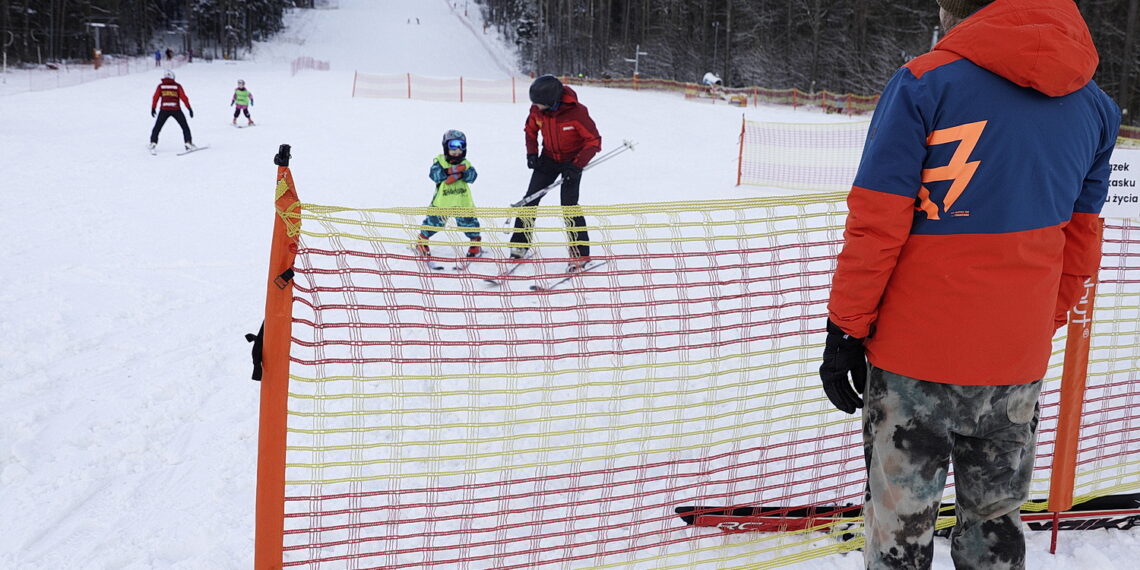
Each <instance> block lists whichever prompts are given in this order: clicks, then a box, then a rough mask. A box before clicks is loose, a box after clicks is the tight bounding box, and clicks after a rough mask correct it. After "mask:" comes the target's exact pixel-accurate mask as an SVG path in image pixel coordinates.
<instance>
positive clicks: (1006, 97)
mask: <svg viewBox="0 0 1140 570" xmlns="http://www.w3.org/2000/svg"><path fill="white" fill-rule="evenodd" d="M1118 125H1119V112H1118V111H1116V106H1115V104H1114V103H1113V102H1112V101H1111V99H1109V98H1108V97H1107V95H1105V94H1104V93H1103V92H1102V91H1101V90H1100V89H1099V88H1098V87H1096V85H1095V84H1094V83H1092V82H1090V83H1089V85H1086V86H1085V87H1084V88H1082V89H1079V90H1077V91H1075V92H1073V93H1070V94H1068V95H1064V96H1060V97H1050V96H1047V95H1044V94H1042V93H1040V92H1038V91H1035V90H1033V89H1031V88H1028V87H1021V86H1018V85H1015V84H1014V83H1011V82H1010V81H1008V80H1006V79H1003V78H1001V77H999V76H997V75H995V74H993V73H991V72H989V71H987V70H985V69H982V68H980V67H978V66H977V65H975V64H974V63H972V62H970V61H969V60H965V59H957V60H954V61H951V62H950V63H946V64H944V65H939V66H937V67H934V68H933V69H930V70H926V71H924V72H923V73H921V76H916V75H915V74H914V73H913V72H911V71H910V70H909V69H906V68H904V69H901V70H899V72H898V73H896V74H895V76H894V77H893V78H892V79H891V81H890V83H889V84H888V85H887V88H886V89H885V90H884V92H883V95H882V98H881V99H880V103H879V106H878V107H877V108H876V110H875V115H874V117H873V118H872V121H871V125H870V129H869V131H868V135H867V142H866V146H865V147H864V150H863V158H862V161H861V163H860V167H859V171H858V174H857V175H856V178H855V185H856V186H859V187H862V188H866V189H868V190H874V191H878V192H885V193H889V194H895V195H900V196H906V197H913V198H915V202H916V203H915V206H916V209H915V215H914V227H913V233H915V234H930V235H952V234H967V233H983V234H992V233H1006V232H1016V231H1026V230H1032V229H1039V228H1044V227H1050V226H1055V225H1058V224H1061V223H1064V222H1066V221H1068V219H1069V218H1070V217H1071V216H1072V214H1073V212H1074V211H1080V212H1089V213H1096V212H1099V211H1100V207H1101V205H1102V204H1103V202H1104V197H1105V194H1106V193H1107V180H1108V164H1107V161H1108V157H1109V155H1110V154H1111V149H1112V145H1113V144H1114V143H1115V139H1116V131H1117V128H1118ZM1076 180H1084V181H1085V184H1083V185H1080V184H1075V183H1074V182H1073V181H1076Z"/></svg>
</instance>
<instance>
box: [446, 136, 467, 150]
mask: <svg viewBox="0 0 1140 570" xmlns="http://www.w3.org/2000/svg"><path fill="white" fill-rule="evenodd" d="M447 148H448V150H464V149H466V148H467V141H461V140H459V139H452V140H449V141H447Z"/></svg>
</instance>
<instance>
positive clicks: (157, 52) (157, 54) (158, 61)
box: [154, 49, 162, 67]
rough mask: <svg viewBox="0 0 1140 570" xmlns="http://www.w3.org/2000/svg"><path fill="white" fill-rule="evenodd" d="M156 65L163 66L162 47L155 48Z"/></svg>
mask: <svg viewBox="0 0 1140 570" xmlns="http://www.w3.org/2000/svg"><path fill="white" fill-rule="evenodd" d="M154 66H155V67H162V50H160V49H156V50H154Z"/></svg>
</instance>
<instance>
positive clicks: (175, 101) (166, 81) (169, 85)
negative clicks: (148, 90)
mask: <svg viewBox="0 0 1140 570" xmlns="http://www.w3.org/2000/svg"><path fill="white" fill-rule="evenodd" d="M159 101H162V107H161V108H160V110H162V111H180V110H182V106H181V105H180V104H179V101H181V102H182V103H185V104H186V108H187V109H191V108H192V107H190V99H189V98H187V97H186V90H184V89H182V85H180V84H179V83H178V82H177V81H175V80H173V79H170V78H169V77H164V78H163V79H162V83H159V84H158V87H156V88H155V90H154V97H152V98H151V100H150V110H152V111H153V110H154V108H155V107H156V106H158V104H159Z"/></svg>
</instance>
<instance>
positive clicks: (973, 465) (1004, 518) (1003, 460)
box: [863, 367, 1041, 570]
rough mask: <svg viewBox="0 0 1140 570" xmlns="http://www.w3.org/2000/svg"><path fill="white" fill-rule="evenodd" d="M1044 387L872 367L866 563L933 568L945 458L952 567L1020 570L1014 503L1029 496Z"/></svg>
mask: <svg viewBox="0 0 1140 570" xmlns="http://www.w3.org/2000/svg"><path fill="white" fill-rule="evenodd" d="M1040 392H1041V381H1040V380H1038V381H1036V382H1033V383H1030V384H1021V385H1013V386H956V385H952V384H939V383H936V382H924V381H922V380H916V379H913V378H908V377H906V376H901V375H899V374H894V373H892V372H887V371H885V370H882V369H879V368H875V367H872V368H871V374H870V378H869V379H868V381H867V387H866V390H865V392H864V394H863V398H864V402H865V405H864V408H863V452H864V457H865V459H866V462H867V496H866V503H865V507H864V511H863V512H864V514H865V516H866V529H865V535H866V540H867V544H866V547H865V549H864V557H865V559H866V564H867V568H874V569H879V568H907V569H915V568H930V565H931V563H932V558H933V554H934V546H933V538H934V525H935V521H936V519H937V517H938V509H939V505H940V504H941V502H942V492H943V490H944V487H945V485H946V475H947V469H948V467H949V464H950V462H951V460H953V463H954V491H955V498H954V503H955V514H956V517H957V524H956V525H955V526H954V528H953V530H952V531H951V534H950V545H951V546H950V549H951V556H952V558H953V560H954V567H955V568H957V569H959V570H961V569H979V570H980V569H986V570H1005V569H1009V570H1014V569H1023V568H1025V537H1024V535H1023V534H1022V526H1021V516H1020V507H1021V504H1022V503H1024V502H1025V500H1026V499H1027V498H1028V495H1029V482H1030V477H1031V475H1032V472H1033V460H1034V448H1035V447H1036V444H1037V421H1038V416H1039V410H1038V407H1037V397H1038V395H1039V394H1040Z"/></svg>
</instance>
